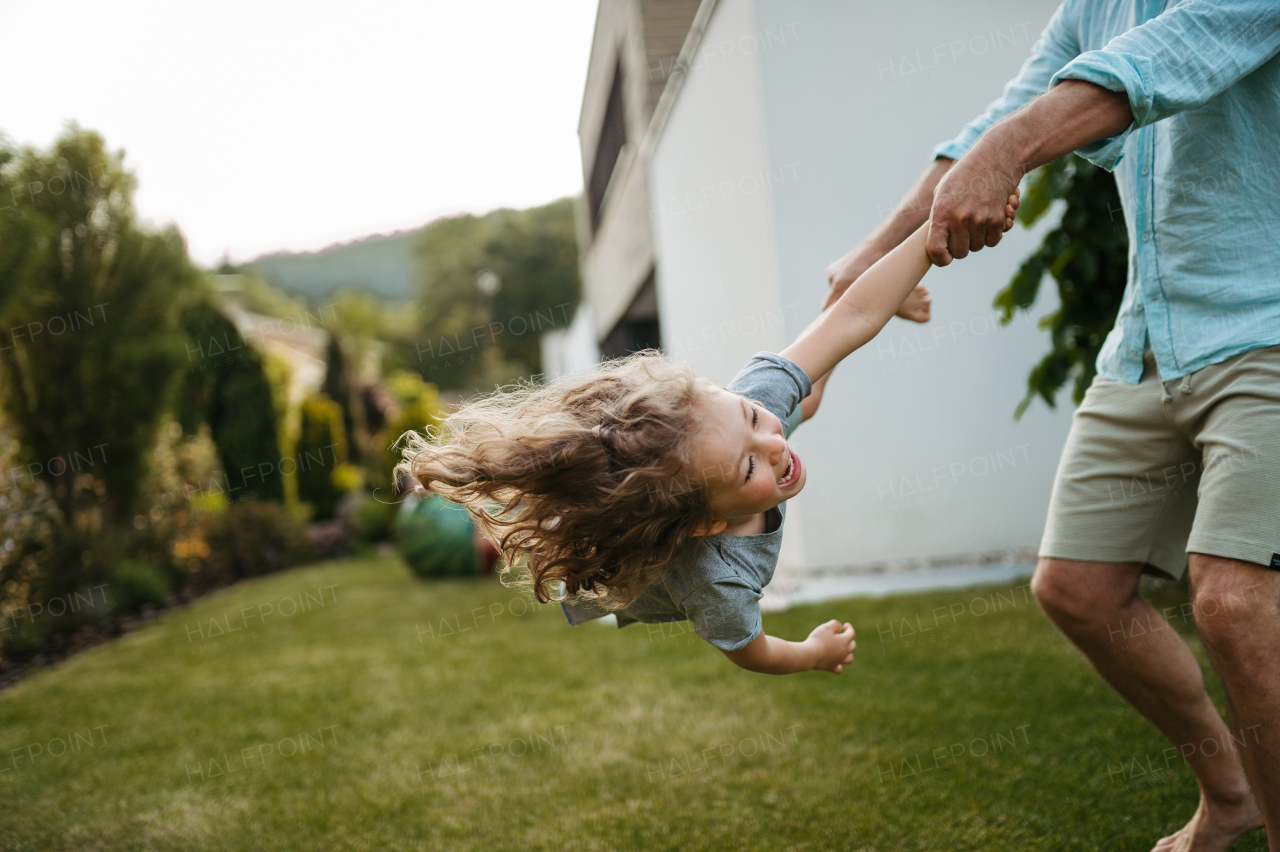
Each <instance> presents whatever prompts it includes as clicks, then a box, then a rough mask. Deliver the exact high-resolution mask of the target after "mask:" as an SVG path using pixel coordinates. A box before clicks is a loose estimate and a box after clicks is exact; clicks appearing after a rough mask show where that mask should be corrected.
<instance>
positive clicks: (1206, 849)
mask: <svg viewBox="0 0 1280 852" xmlns="http://www.w3.org/2000/svg"><path fill="white" fill-rule="evenodd" d="M1259 828H1262V811H1260V810H1258V803H1257V802H1256V801H1255V800H1254V798H1253V795H1252V794H1250V795H1249V797H1248V798H1247V799H1245V800H1244V801H1243V802H1237V803H1235V804H1230V805H1225V804H1216V805H1210V804H1209V803H1208V800H1207V799H1205V797H1204V796H1203V795H1201V796H1200V807H1198V808H1196V813H1195V816H1193V817H1192V818H1191V822H1189V823H1187V824H1186V825H1184V826H1183V827H1182V829H1181V830H1180V831H1177V832H1175V833H1173V834H1171V835H1169V836H1168V837H1163V838H1161V839H1160V841H1159V842H1158V843H1156V845H1155V846H1154V847H1153V848H1152V850H1151V852H1227V850H1228V849H1230V848H1231V844H1233V843H1235V842H1236V841H1237V840H1239V839H1240V838H1241V837H1244V836H1245V835H1246V834H1248V833H1249V832H1251V831H1256V830H1257V829H1259Z"/></svg>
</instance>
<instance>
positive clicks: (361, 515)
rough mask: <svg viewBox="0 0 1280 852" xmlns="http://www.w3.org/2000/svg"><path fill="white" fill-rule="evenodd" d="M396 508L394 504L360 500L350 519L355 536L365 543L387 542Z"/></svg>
mask: <svg viewBox="0 0 1280 852" xmlns="http://www.w3.org/2000/svg"><path fill="white" fill-rule="evenodd" d="M397 508H398V504H396V503H383V502H381V501H380V500H375V499H372V498H368V497H366V498H364V499H363V500H361V501H360V502H359V504H357V505H356V510H355V513H354V514H353V517H352V523H353V525H354V526H355V532H356V536H357V537H359V538H360V540H361V541H367V542H376V541H387V540H389V539H390V538H391V531H392V528H393V526H394V525H395V518H396V509H397Z"/></svg>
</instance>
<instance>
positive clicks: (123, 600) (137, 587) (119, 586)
mask: <svg viewBox="0 0 1280 852" xmlns="http://www.w3.org/2000/svg"><path fill="white" fill-rule="evenodd" d="M108 591H109V592H110V593H111V602H112V604H113V605H114V606H115V608H116V609H118V610H122V611H124V612H137V611H138V610H140V609H142V608H143V607H144V606H148V605H149V606H156V607H158V606H163V605H164V602H165V599H166V598H167V597H168V596H169V581H168V580H166V579H165V577H164V575H163V574H161V573H160V572H159V571H157V570H156V569H155V567H154V566H152V565H151V564H149V563H147V562H139V561H136V560H126V561H124V562H122V563H120V567H119V568H117V569H116V572H115V575H114V576H113V577H112V579H111V584H110V585H109V586H108Z"/></svg>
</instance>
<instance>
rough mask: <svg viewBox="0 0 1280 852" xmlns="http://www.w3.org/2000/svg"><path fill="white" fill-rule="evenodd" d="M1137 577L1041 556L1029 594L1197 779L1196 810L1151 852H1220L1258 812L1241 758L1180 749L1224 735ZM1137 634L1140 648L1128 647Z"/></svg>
mask: <svg viewBox="0 0 1280 852" xmlns="http://www.w3.org/2000/svg"><path fill="white" fill-rule="evenodd" d="M1141 575H1142V566H1141V565H1138V564H1136V563H1109V562H1077V561H1074V560H1069V559H1041V560H1040V564H1039V566H1037V568H1036V574H1035V577H1034V578H1033V579H1032V581H1031V589H1032V591H1033V592H1034V594H1035V596H1036V599H1037V600H1038V601H1039V602H1040V606H1041V608H1042V609H1044V611H1045V614H1046V615H1048V616H1049V618H1050V619H1051V620H1052V621H1053V623H1054V624H1055V625H1057V627H1058V629H1059V630H1061V631H1062V632H1063V633H1064V634H1066V636H1067V638H1068V639H1070V640H1071V642H1072V643H1073V644H1074V645H1075V646H1076V647H1077V648H1079V649H1080V651H1081V652H1082V653H1083V654H1084V655H1085V657H1086V658H1087V659H1088V660H1089V662H1090V663H1092V664H1093V667H1094V668H1095V669H1096V670H1097V671H1098V673H1099V674H1100V675H1102V677H1103V679H1104V680H1105V681H1106V682H1107V683H1109V684H1111V686H1112V687H1113V688H1114V689H1115V690H1116V691H1117V692H1119V693H1120V695H1121V696H1122V697H1123V698H1124V699H1125V700H1126V701H1128V702H1129V703H1130V704H1132V705H1133V706H1134V708H1135V709H1137V711H1138V712H1139V713H1141V714H1142V715H1143V716H1145V717H1146V718H1147V719H1148V720H1150V721H1151V723H1152V724H1154V725H1155V726H1156V727H1157V728H1159V729H1160V731H1161V732H1162V733H1163V734H1164V735H1165V736H1166V737H1168V738H1169V739H1170V740H1171V741H1172V742H1173V743H1174V745H1175V746H1178V747H1179V750H1180V752H1181V753H1182V754H1183V755H1184V756H1185V758H1186V760H1187V763H1188V765H1189V766H1190V767H1191V771H1192V772H1194V773H1195V776H1196V781H1197V782H1199V784H1200V807H1199V808H1198V809H1197V810H1196V813H1195V816H1193V817H1192V819H1191V822H1189V823H1187V825H1186V826H1185V827H1184V828H1183V829H1182V830H1181V831H1179V832H1178V833H1176V834H1173V835H1170V836H1169V837H1166V838H1163V839H1161V840H1160V841H1159V842H1158V843H1157V844H1156V846H1155V848H1154V850H1153V852H1226V850H1227V849H1229V848H1230V847H1231V844H1232V843H1234V842H1235V841H1236V840H1237V839H1239V838H1240V837H1242V836H1243V835H1245V834H1247V833H1249V832H1250V831H1253V830H1254V829H1256V828H1259V827H1261V825H1262V819H1261V815H1260V814H1259V813H1258V806H1257V804H1256V803H1255V802H1254V799H1253V793H1252V792H1251V791H1250V788H1249V782H1248V778H1247V777H1246V775H1245V772H1244V767H1243V765H1242V764H1241V762H1240V756H1239V754H1237V753H1236V752H1235V751H1234V750H1232V749H1230V748H1223V749H1220V750H1211V749H1200V748H1182V745H1183V744H1190V743H1195V744H1198V743H1204V742H1206V741H1208V740H1216V741H1217V742H1219V743H1224V744H1225V743H1228V742H1229V736H1230V735H1229V734H1228V732H1227V727H1226V725H1225V724H1224V723H1223V721H1222V716H1220V715H1219V714H1218V710H1217V708H1216V707H1214V705H1213V701H1212V700H1211V699H1210V698H1209V694H1208V692H1206V691H1205V687H1204V677H1203V675H1201V673H1200V664H1199V663H1197V662H1196V659H1195V657H1194V656H1192V654H1191V649H1190V648H1188V647H1187V643H1186V642H1184V641H1183V640H1182V637H1181V636H1179V635H1178V633H1177V632H1176V631H1175V630H1174V629H1173V628H1172V627H1170V626H1169V623H1168V622H1167V621H1165V620H1164V618H1163V617H1162V616H1161V615H1160V613H1158V612H1157V611H1156V610H1155V608H1154V607H1152V606H1151V605H1150V604H1149V603H1147V602H1146V601H1145V600H1143V599H1142V597H1140V596H1139V595H1138V579H1139V578H1140V577H1141ZM1135 634H1137V635H1141V637H1142V639H1143V641H1141V642H1139V641H1136V640H1135ZM1152 640H1155V641H1152ZM1278 735H1280V734H1278ZM1210 751H1212V753H1209V752H1210Z"/></svg>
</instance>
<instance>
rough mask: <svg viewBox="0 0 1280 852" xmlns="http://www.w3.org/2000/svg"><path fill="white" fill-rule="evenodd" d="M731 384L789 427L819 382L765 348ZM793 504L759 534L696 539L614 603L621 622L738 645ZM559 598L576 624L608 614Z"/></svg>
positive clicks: (753, 631)
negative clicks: (676, 624)
mask: <svg viewBox="0 0 1280 852" xmlns="http://www.w3.org/2000/svg"><path fill="white" fill-rule="evenodd" d="M728 390H730V391H732V392H733V393H736V394H740V395H742V396H744V397H746V398H747V399H752V400H755V401H756V402H758V403H760V404H761V405H763V406H764V407H765V408H766V409H768V410H769V411H770V412H772V413H773V414H774V415H775V416H776V417H777V418H778V419H779V420H781V421H782V422H783V424H784V428H785V430H786V434H787V436H788V437H790V435H791V432H792V431H793V430H794V429H795V427H796V426H797V425H798V424H799V422H800V408H799V406H800V401H801V400H802V399H804V398H805V397H807V396H808V395H809V393H810V391H812V390H813V385H812V383H811V382H810V381H809V377H808V376H807V375H806V374H805V372H804V370H802V369H800V368H799V367H798V366H797V365H796V364H795V363H794V362H792V361H790V360H788V359H787V358H784V357H782V356H781V355H775V354H774V353H772V352H761V353H759V354H758V355H756V356H755V357H754V358H752V359H751V360H750V361H749V362H748V363H747V365H746V366H745V367H743V368H742V370H741V371H740V372H739V373H738V375H737V376H736V377H735V378H734V380H733V381H732V382H730V383H729V387H728ZM786 510H787V504H786V503H785V502H783V503H779V504H778V506H777V507H776V508H774V509H770V510H769V511H768V513H766V524H765V529H766V530H767V532H764V533H762V534H760V535H727V534H725V533H720V534H719V535H712V536H706V537H704V538H696V539H693V540H691V541H690V542H689V543H688V544H687V545H685V547H684V549H683V550H682V551H681V552H680V554H679V555H678V556H677V557H676V558H675V559H674V560H672V563H671V565H669V566H668V568H667V569H666V570H665V571H664V572H663V575H662V578H661V579H660V580H658V581H656V582H655V583H654V584H653V585H651V586H649V587H648V588H647V589H645V590H644V591H643V592H641V593H640V596H639V597H637V598H636V599H635V600H634V601H632V602H631V603H630V604H628V605H627V606H626V607H624V608H623V609H620V610H616V612H615V614H616V615H617V617H618V626H619V627H625V626H627V625H628V624H631V623H633V622H637V621H642V622H646V623H649V624H656V623H661V622H667V621H684V620H686V619H688V620H689V621H690V622H691V623H692V624H693V630H694V632H695V633H697V634H698V635H699V636H700V637H702V638H703V639H705V640H706V641H707V642H710V643H711V644H712V645H714V646H715V647H717V648H719V649H720V650H722V651H736V650H738V649H739V648H742V647H743V646H745V645H747V644H749V643H750V642H751V641H752V640H753V639H755V638H756V637H757V636H759V635H760V633H761V631H762V625H761V621H760V598H761V597H763V596H764V587H765V586H767V585H768V584H769V581H770V580H772V579H773V571H774V569H775V568H776V567H777V565H778V551H779V549H780V548H781V547H782V525H783V521H784V520H785V519H786ZM561 606H562V607H563V609H564V614H565V617H567V618H568V619H569V623H570V624H581V623H582V622H584V621H588V620H590V619H593V618H600V617H601V616H604V615H607V614H608V613H607V611H606V610H604V609H603V608H601V607H599V606H598V605H596V604H594V602H592V601H587V600H580V599H570V600H568V601H564V602H563V603H562V604H561Z"/></svg>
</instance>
